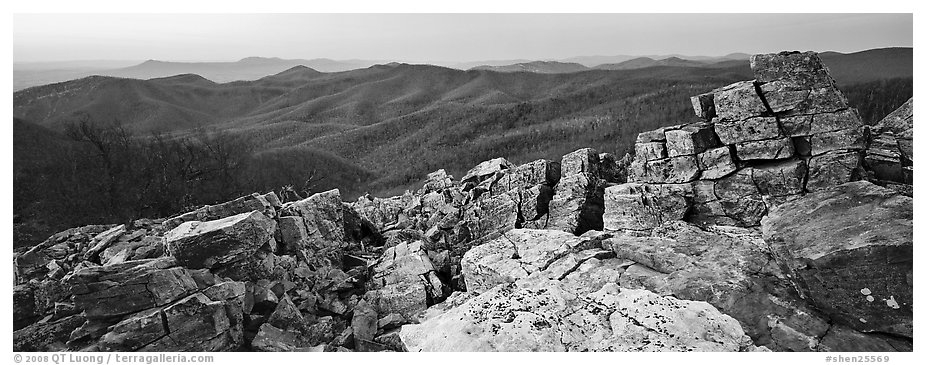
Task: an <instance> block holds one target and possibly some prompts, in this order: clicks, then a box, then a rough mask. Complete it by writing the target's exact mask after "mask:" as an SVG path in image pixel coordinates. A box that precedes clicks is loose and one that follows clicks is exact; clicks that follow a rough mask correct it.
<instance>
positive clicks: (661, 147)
mask: <svg viewBox="0 0 926 365" xmlns="http://www.w3.org/2000/svg"><path fill="white" fill-rule="evenodd" d="M634 154H635V156H636V158H637V160H639V161H641V162H645V161H653V160H659V159H663V158H666V157H669V155H668V152H666V143H665V142H646V143H637V144H635V145H634Z"/></svg>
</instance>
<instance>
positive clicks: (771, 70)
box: [749, 52, 833, 89]
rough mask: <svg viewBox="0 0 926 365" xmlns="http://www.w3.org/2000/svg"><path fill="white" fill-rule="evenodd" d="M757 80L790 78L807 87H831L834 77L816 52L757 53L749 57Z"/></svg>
mask: <svg viewBox="0 0 926 365" xmlns="http://www.w3.org/2000/svg"><path fill="white" fill-rule="evenodd" d="M749 67H750V68H752V71H753V73H755V76H756V81H757V82H759V83H765V82H770V81H775V80H782V79H784V80H788V81H792V82H795V83H797V85H800V86H802V87H804V88H806V89H811V88H819V87H831V86H833V79H832V78H831V77H830V75H829V71H828V70H827V68H826V66H825V65H824V64H823V61H821V60H820V57H819V56H818V55H817V53H816V52H804V53H801V52H781V53H777V54H776V53H770V54H757V55H753V56H752V57H750V58H749Z"/></svg>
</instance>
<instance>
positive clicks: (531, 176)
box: [492, 159, 560, 195]
mask: <svg viewBox="0 0 926 365" xmlns="http://www.w3.org/2000/svg"><path fill="white" fill-rule="evenodd" d="M559 179H560V163H559V162H554V161H550V160H544V159H540V160H536V161H533V162H529V163H526V164H523V165H519V166H517V167H513V168H511V169H509V170H507V171H505V174H504V175H503V176H502V177H501V178H499V179H498V181H497V182H496V183H495V185H493V186H492V192H493V195H494V194H501V193H507V192H509V191H511V190H512V189H518V188H530V187H533V186H536V185H540V184H544V185H547V186H554V185H556V183H557V182H559Z"/></svg>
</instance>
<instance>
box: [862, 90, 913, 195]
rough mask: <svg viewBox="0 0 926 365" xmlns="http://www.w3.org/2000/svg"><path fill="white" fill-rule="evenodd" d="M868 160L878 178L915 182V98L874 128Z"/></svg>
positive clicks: (866, 160)
mask: <svg viewBox="0 0 926 365" xmlns="http://www.w3.org/2000/svg"><path fill="white" fill-rule="evenodd" d="M865 162H866V165H867V167H868V169H869V170H870V171H871V172H872V175H873V177H874V178H875V179H878V180H882V181H892V182H897V183H904V184H911V185H912V184H913V99H912V98H911V99H910V100H907V102H906V103H904V104H903V105H901V106H900V107H899V108H897V109H896V110H894V111H893V112H891V114H888V115H887V116H886V117H884V119H881V121H880V122H878V124H877V125H875V126H873V127H872V128H871V143H870V145H869V146H868V149H867V151H866V154H865Z"/></svg>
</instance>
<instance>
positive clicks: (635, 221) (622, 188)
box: [602, 183, 693, 231]
mask: <svg viewBox="0 0 926 365" xmlns="http://www.w3.org/2000/svg"><path fill="white" fill-rule="evenodd" d="M692 195H693V191H692V186H691V185H690V184H662V185H655V184H654V185H649V184H640V183H626V184H620V185H614V186H610V187H608V188H607V189H605V192H604V205H605V209H604V215H603V217H602V219H603V220H604V229H606V230H611V231H617V230H635V231H642V230H648V229H653V228H655V227H657V226H660V225H662V224H663V223H664V222H667V221H672V220H680V219H683V218H685V216H686V214H688V210H689V208H691V198H692Z"/></svg>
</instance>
